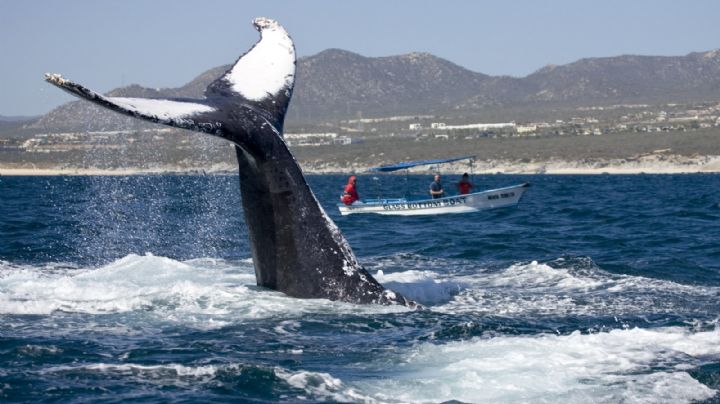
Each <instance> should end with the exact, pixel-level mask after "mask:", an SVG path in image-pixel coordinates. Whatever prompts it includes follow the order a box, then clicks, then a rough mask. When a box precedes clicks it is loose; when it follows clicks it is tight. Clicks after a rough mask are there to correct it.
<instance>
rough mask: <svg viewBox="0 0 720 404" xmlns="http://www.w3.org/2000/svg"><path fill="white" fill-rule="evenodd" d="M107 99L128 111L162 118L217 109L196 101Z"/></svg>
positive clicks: (173, 117) (182, 116)
mask: <svg viewBox="0 0 720 404" xmlns="http://www.w3.org/2000/svg"><path fill="white" fill-rule="evenodd" d="M107 100H108V101H110V102H112V103H115V104H117V105H118V106H120V107H122V108H125V109H127V110H128V111H132V112H137V113H140V114H143V115H150V116H156V117H157V118H158V119H161V120H171V119H178V118H185V117H188V116H190V115H195V114H200V113H204V112H212V111H215V108H213V107H210V106H207V105H203V104H197V103H194V102H181V101H171V100H161V99H148V98H126V97H107Z"/></svg>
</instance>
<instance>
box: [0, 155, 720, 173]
mask: <svg viewBox="0 0 720 404" xmlns="http://www.w3.org/2000/svg"><path fill="white" fill-rule="evenodd" d="M301 165H302V167H303V171H304V172H305V173H306V174H349V173H355V174H358V173H359V174H362V173H365V172H368V169H369V167H371V166H372V165H368V164H362V165H360V164H348V165H346V166H340V165H337V164H330V163H320V162H313V163H303V162H301ZM436 169H437V168H434V167H430V168H429V169H428V168H427V167H425V168H415V169H412V170H411V171H410V172H411V173H416V174H424V173H430V172H434V171H435V170H436ZM236 170H237V169H236V168H235V167H232V166H230V165H228V164H215V165H212V166H210V167H206V168H203V167H178V166H165V167H153V168H132V167H127V168H121V169H99V168H72V167H71V168H50V167H47V168H32V167H0V176H31V175H34V176H53V175H68V176H72V175H98V176H100V175H118V176H126V175H160V174H187V175H195V174H218V175H227V174H234V173H235V172H236ZM469 170H470V169H469V166H468V164H467V163H458V164H446V165H443V166H442V168H441V171H442V172H443V173H448V174H461V173H463V172H467V171H469ZM472 171H473V173H475V174H573V175H579V174H586V175H593V174H641V173H646V174H683V173H718V172H720V156H696V157H687V156H677V155H657V154H650V155H646V156H638V157H636V158H632V159H610V160H593V161H563V160H550V161H530V162H519V161H504V160H491V161H480V162H475V163H474V165H473V167H472Z"/></svg>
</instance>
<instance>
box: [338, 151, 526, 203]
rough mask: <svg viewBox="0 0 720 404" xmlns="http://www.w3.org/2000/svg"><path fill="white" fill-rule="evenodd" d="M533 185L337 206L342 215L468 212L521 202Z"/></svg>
mask: <svg viewBox="0 0 720 404" xmlns="http://www.w3.org/2000/svg"><path fill="white" fill-rule="evenodd" d="M473 158H474V156H469V157H458V158H452V159H442V160H423V161H410V162H406V163H399V164H395V165H390V166H382V167H375V168H372V169H371V171H381V172H388V171H396V170H402V169H408V168H411V167H415V166H419V165H431V164H432V165H434V164H442V163H447V162H452V161H458V160H466V159H470V160H472V159H473ZM529 186H530V184H529V183H527V182H525V183H522V184H518V185H513V186H509V187H503V188H497V189H490V190H486V191H481V192H474V193H471V194H464V195H454V196H447V197H444V198H435V199H419V200H408V199H407V198H388V199H385V198H376V199H363V200H360V201H357V202H355V203H353V204H352V205H345V204H343V203H339V204H338V205H337V206H338V209H339V210H340V214H342V215H343V216H345V215H350V214H354V213H375V214H380V215H396V216H415V215H441V214H448V213H468V212H477V211H479V210H485V209H493V208H502V207H506V206H514V205H517V204H518V202H520V198H522V196H523V194H524V193H525V191H526V190H527V189H528V187H529Z"/></svg>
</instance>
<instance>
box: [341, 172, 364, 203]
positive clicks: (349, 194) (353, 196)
mask: <svg viewBox="0 0 720 404" xmlns="http://www.w3.org/2000/svg"><path fill="white" fill-rule="evenodd" d="M356 184H357V177H356V176H354V175H353V176H351V177H350V178H348V183H347V185H345V191H343V195H342V196H341V197H340V202H342V203H344V204H345V205H348V206H350V205H352V204H353V202H355V201H357V200H359V199H360V195H358V192H357V188H356Z"/></svg>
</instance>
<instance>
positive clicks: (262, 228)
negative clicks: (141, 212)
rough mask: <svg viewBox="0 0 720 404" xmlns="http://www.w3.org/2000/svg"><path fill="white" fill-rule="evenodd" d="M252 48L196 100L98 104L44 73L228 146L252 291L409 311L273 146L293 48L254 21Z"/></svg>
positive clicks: (272, 27) (283, 151) (290, 82)
mask: <svg viewBox="0 0 720 404" xmlns="http://www.w3.org/2000/svg"><path fill="white" fill-rule="evenodd" d="M253 25H254V26H255V28H256V29H257V30H258V31H259V32H260V36H261V37H260V40H259V41H258V42H257V43H256V44H255V45H254V46H253V47H252V48H251V49H250V50H249V51H248V52H246V53H245V54H243V55H242V56H241V57H240V58H239V59H238V60H237V61H236V62H235V64H234V65H233V66H232V67H231V68H230V69H229V70H228V71H227V72H225V74H223V75H222V76H221V77H219V78H218V79H217V80H215V81H213V82H212V83H210V85H208V87H207V88H206V90H205V98H202V99H157V98H155V99H146V98H124V97H108V96H104V95H101V94H98V93H96V92H94V91H91V90H89V89H87V88H85V87H83V86H81V85H79V84H76V83H73V82H71V81H69V80H65V79H63V78H62V77H61V76H59V75H52V74H48V75H46V76H45V79H46V80H47V81H48V82H50V83H51V84H54V85H56V86H58V87H60V88H61V89H63V90H65V91H69V92H70V93H72V94H73V95H76V96H79V97H81V98H84V99H86V100H89V101H92V102H94V103H96V104H99V105H101V106H103V107H106V108H109V109H111V110H113V111H116V112H119V113H123V114H126V115H130V116H134V117H136V118H140V119H145V120H149V121H151V122H156V123H160V124H164V125H169V126H173V127H177V128H183V129H190V130H194V131H198V132H204V133H208V134H211V135H215V136H219V137H222V138H224V139H227V140H229V141H231V142H233V143H235V148H236V154H237V159H238V165H239V171H240V191H241V195H242V204H243V208H244V213H245V222H246V224H247V229H248V235H249V238H250V245H251V248H252V255H253V264H254V266H255V274H256V278H257V283H258V285H260V286H265V287H268V288H271V289H275V290H279V291H281V292H284V293H286V294H288V295H290V296H294V297H302V298H327V299H331V300H342V301H348V302H355V303H384V304H404V305H407V306H410V307H415V306H416V304H415V303H414V302H412V301H409V300H407V299H405V298H404V297H403V296H401V295H399V294H397V293H394V292H392V291H389V290H386V289H385V288H384V287H383V286H382V285H380V284H379V283H378V282H377V281H376V280H375V279H374V278H373V277H372V276H371V275H370V274H369V273H368V272H367V271H366V270H365V269H364V268H362V266H361V265H360V264H359V262H358V260H357V258H356V257H355V255H354V254H353V252H352V250H351V249H350V246H349V244H348V243H347V241H346V240H345V238H344V237H343V235H342V233H341V232H340V230H339V229H338V228H337V226H336V225H335V223H333V221H332V220H331V219H330V218H329V217H328V216H327V214H326V213H325V211H324V210H323V208H322V207H321V206H320V204H319V203H318V201H317V199H316V198H315V195H314V194H313V193H312V191H311V190H310V187H309V186H308V184H307V181H306V180H305V177H304V176H303V174H302V170H301V169H300V167H299V166H298V164H297V161H296V160H295V158H294V157H293V155H292V153H291V152H290V150H289V149H288V147H287V145H286V144H285V142H284V141H283V139H282V131H283V124H284V119H285V113H286V112H287V108H288V105H289V102H290V98H291V97H292V91H293V87H294V83H295V47H294V45H293V42H292V40H291V39H290V37H289V35H288V34H287V32H286V31H285V29H284V28H283V27H282V26H280V25H279V24H278V23H277V22H275V21H274V20H270V19H267V18H256V19H255V20H254V21H253Z"/></svg>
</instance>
